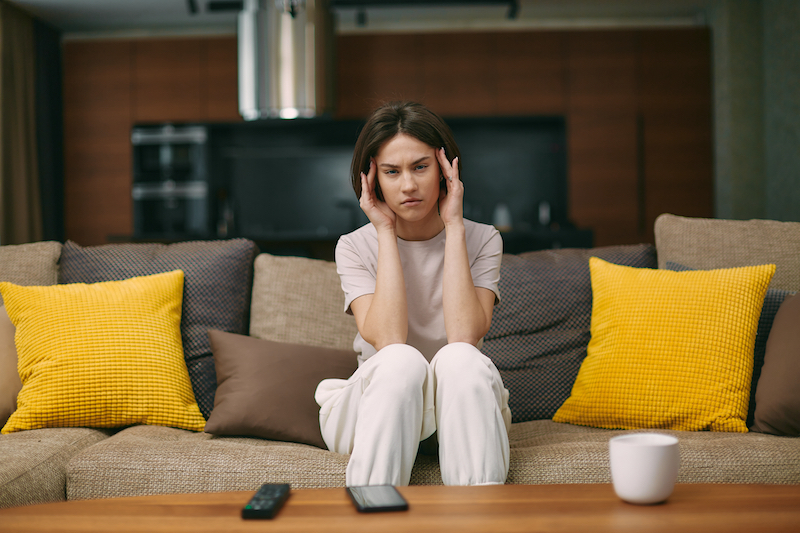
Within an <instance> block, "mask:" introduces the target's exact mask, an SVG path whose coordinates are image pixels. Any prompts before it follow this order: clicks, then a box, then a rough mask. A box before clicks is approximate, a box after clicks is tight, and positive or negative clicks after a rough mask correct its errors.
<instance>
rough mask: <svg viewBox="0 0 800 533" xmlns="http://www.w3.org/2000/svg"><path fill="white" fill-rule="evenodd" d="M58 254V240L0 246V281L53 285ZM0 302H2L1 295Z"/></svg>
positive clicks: (59, 253) (59, 247)
mask: <svg viewBox="0 0 800 533" xmlns="http://www.w3.org/2000/svg"><path fill="white" fill-rule="evenodd" d="M60 255H61V243H60V242H53V241H45V242H33V243H29V244H14V245H6V246H0V281H9V282H11V283H16V284H17V285H55V284H56V283H58V258H59V256H60ZM0 303H3V297H2V296H0Z"/></svg>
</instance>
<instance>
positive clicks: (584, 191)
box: [567, 111, 642, 246]
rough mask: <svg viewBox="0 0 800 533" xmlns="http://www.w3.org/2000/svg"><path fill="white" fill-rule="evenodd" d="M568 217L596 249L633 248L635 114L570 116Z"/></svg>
mask: <svg viewBox="0 0 800 533" xmlns="http://www.w3.org/2000/svg"><path fill="white" fill-rule="evenodd" d="M567 129H568V131H569V143H568V144H569V146H568V161H569V213H570V220H571V221H572V222H573V223H574V224H575V225H577V226H578V227H579V228H592V229H593V230H594V234H595V235H594V244H595V245H596V246H606V245H612V244H635V243H639V242H642V240H641V235H640V232H639V229H638V228H639V226H638V220H639V203H640V202H639V188H638V180H637V150H636V146H637V144H636V137H637V120H636V114H635V112H630V113H621V112H610V113H602V112H597V111H594V112H583V113H581V112H575V113H570V115H569V120H568V123H567Z"/></svg>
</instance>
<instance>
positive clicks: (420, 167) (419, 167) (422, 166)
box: [416, 165, 428, 170]
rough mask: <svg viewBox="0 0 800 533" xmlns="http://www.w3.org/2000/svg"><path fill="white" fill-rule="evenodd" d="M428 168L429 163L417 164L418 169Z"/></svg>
mask: <svg viewBox="0 0 800 533" xmlns="http://www.w3.org/2000/svg"><path fill="white" fill-rule="evenodd" d="M426 168H428V165H417V168H416V170H424V169H426Z"/></svg>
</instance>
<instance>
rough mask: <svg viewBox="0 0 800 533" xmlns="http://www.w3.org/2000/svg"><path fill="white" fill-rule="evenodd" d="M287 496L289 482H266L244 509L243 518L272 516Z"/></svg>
mask: <svg viewBox="0 0 800 533" xmlns="http://www.w3.org/2000/svg"><path fill="white" fill-rule="evenodd" d="M287 498H289V484H288V483H264V484H263V485H261V488H260V489H258V490H257V491H256V493H255V494H253V497H252V498H250V501H249V502H247V505H245V506H244V508H243V509H242V518H272V517H273V516H275V515H276V514H277V512H278V511H280V509H281V507H283V504H284V502H285V501H286V499H287Z"/></svg>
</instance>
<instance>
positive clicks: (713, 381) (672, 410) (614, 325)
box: [553, 258, 775, 432]
mask: <svg viewBox="0 0 800 533" xmlns="http://www.w3.org/2000/svg"><path fill="white" fill-rule="evenodd" d="M590 268H591V275H592V291H593V298H594V300H593V307H592V326H591V333H592V338H591V341H590V342H589V346H588V350H587V357H586V359H585V360H584V361H583V364H582V365H581V368H580V371H579V372H578V377H577V379H576V380H575V385H574V386H573V388H572V393H571V395H570V397H569V398H568V399H567V401H566V402H564V405H562V406H561V407H560V408H559V410H558V411H557V412H556V414H555V415H554V417H553V420H554V421H556V422H567V423H572V424H578V425H583V426H594V427H601V428H609V429H637V428H661V429H673V430H686V431H698V430H711V431H731V432H746V431H747V426H746V424H745V418H746V416H747V406H748V400H749V396H750V380H751V377H752V371H753V346H754V344H755V336H756V328H757V326H758V318H759V315H760V314H761V307H762V304H763V302H764V295H765V294H766V292H767V286H768V285H769V283H770V280H771V279H772V276H773V275H774V273H775V265H762V266H756V267H740V268H731V269H721V270H711V271H690V272H672V271H668V270H648V269H636V268H631V267H623V266H617V265H613V264H610V263H607V262H605V261H603V260H601V259H598V258H592V259H591V260H590Z"/></svg>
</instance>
